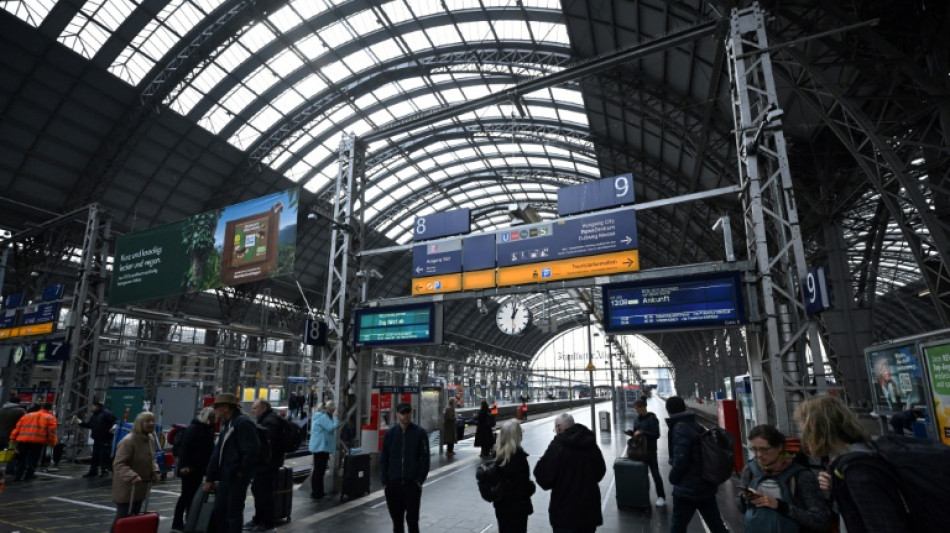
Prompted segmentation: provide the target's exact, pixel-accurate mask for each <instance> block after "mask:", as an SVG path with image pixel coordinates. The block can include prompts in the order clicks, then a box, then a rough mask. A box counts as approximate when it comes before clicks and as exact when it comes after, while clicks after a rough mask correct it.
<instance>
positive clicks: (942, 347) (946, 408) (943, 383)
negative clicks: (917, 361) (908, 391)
mask: <svg viewBox="0 0 950 533" xmlns="http://www.w3.org/2000/svg"><path fill="white" fill-rule="evenodd" d="M922 349H923V352H924V358H925V359H926V360H927V369H928V370H929V374H930V393H931V395H932V396H933V400H934V410H933V412H934V415H935V417H934V418H935V420H934V422H935V423H936V429H937V436H938V438H939V439H940V440H941V441H942V442H943V443H944V444H948V445H950V341H943V342H939V343H937V344H930V345H927V346H923V348H922Z"/></svg>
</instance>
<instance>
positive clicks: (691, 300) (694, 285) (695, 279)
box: [602, 272, 746, 333]
mask: <svg viewBox="0 0 950 533" xmlns="http://www.w3.org/2000/svg"><path fill="white" fill-rule="evenodd" d="M602 301H603V304H604V325H605V329H606V331H607V333H625V332H632V331H650V330H662V329H694V328H708V327H728V326H736V325H740V324H743V323H745V321H746V316H745V305H744V300H743V296H742V284H741V279H740V276H739V273H738V272H726V273H712V274H700V275H694V276H682V277H675V278H664V279H658V280H643V281H634V282H627V283H616V284H610V285H605V286H604V287H603V300H602Z"/></svg>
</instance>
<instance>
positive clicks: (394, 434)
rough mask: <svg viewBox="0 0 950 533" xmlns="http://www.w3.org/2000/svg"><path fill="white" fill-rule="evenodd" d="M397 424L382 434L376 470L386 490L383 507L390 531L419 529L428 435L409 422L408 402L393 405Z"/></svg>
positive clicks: (427, 471)
mask: <svg viewBox="0 0 950 533" xmlns="http://www.w3.org/2000/svg"><path fill="white" fill-rule="evenodd" d="M396 417H397V419H398V421H399V423H398V424H396V425H394V426H393V427H391V428H389V430H388V431H387V432H386V436H385V437H383V451H382V453H381V454H380V455H379V474H380V478H381V480H382V482H383V491H384V492H385V493H386V507H387V508H388V509H389V516H390V517H391V518H392V520H393V532H394V533H402V532H403V531H404V529H403V527H404V523H408V524H409V533H419V506H420V504H421V503H422V485H423V484H424V483H425V481H426V478H427V477H428V476H429V436H428V435H426V430H424V429H422V428H421V427H419V426H417V425H416V424H413V423H412V421H411V420H412V418H411V417H412V404H408V403H399V404H397V405H396Z"/></svg>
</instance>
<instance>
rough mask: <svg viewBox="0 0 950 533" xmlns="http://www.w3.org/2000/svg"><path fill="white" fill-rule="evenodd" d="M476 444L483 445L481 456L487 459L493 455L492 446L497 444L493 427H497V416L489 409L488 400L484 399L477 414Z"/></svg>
mask: <svg viewBox="0 0 950 533" xmlns="http://www.w3.org/2000/svg"><path fill="white" fill-rule="evenodd" d="M475 424H476V425H477V427H476V428H475V444H474V445H475V446H481V448H482V453H481V454H479V457H481V458H482V459H487V458H489V457H491V449H492V446H494V445H495V435H494V432H493V431H492V428H494V427H495V417H494V416H492V414H491V411H489V409H488V402H486V401H485V400H482V405H481V407H480V408H479V409H478V414H477V415H475Z"/></svg>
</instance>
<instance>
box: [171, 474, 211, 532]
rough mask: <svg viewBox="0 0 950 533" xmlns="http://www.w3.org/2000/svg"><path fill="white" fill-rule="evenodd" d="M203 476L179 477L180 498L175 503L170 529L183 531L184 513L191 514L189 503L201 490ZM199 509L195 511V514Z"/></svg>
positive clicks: (187, 475) (186, 475) (188, 475)
mask: <svg viewBox="0 0 950 533" xmlns="http://www.w3.org/2000/svg"><path fill="white" fill-rule="evenodd" d="M203 478H204V476H203V475H202V474H194V473H190V474H185V475H183V476H181V496H179V497H178V502H177V503H175V515H174V518H172V529H185V513H186V512H189V513H190V512H191V502H192V501H193V500H194V499H195V494H196V493H197V492H198V490H199V489H200V488H201V483H202V481H203ZM198 511H200V509H195V512H198Z"/></svg>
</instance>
